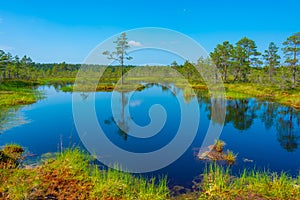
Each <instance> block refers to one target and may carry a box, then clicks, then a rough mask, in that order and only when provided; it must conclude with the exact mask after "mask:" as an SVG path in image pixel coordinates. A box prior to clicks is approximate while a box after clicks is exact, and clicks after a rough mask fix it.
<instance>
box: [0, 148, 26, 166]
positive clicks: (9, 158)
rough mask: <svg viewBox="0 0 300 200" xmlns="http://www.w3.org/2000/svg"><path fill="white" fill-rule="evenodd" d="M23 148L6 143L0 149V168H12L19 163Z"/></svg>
mask: <svg viewBox="0 0 300 200" xmlns="http://www.w3.org/2000/svg"><path fill="white" fill-rule="evenodd" d="M23 152H24V149H23V148H22V147H21V146H20V145H18V144H7V145H5V146H4V147H3V149H2V150H0V168H1V169H13V168H16V167H17V166H18V165H19V161H20V159H21V157H22V154H23Z"/></svg>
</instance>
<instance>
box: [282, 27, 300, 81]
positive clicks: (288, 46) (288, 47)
mask: <svg viewBox="0 0 300 200" xmlns="http://www.w3.org/2000/svg"><path fill="white" fill-rule="evenodd" d="M283 45H284V46H285V47H284V48H283V52H284V54H285V57H286V60H285V62H286V63H287V64H288V65H289V66H290V67H291V68H292V75H293V85H294V86H295V85H296V76H297V64H298V63H299V55H300V32H298V33H295V34H293V35H291V36H290V37H288V38H287V39H286V41H285V42H283Z"/></svg>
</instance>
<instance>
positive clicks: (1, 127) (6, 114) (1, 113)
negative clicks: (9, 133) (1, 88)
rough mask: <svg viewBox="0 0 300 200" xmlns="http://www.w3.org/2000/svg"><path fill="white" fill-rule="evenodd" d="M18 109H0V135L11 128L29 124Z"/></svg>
mask: <svg viewBox="0 0 300 200" xmlns="http://www.w3.org/2000/svg"><path fill="white" fill-rule="evenodd" d="M19 109H20V107H0V134H1V133H3V132H4V131H6V130H8V129H11V128H13V127H16V126H20V125H23V124H27V123H29V121H28V120H26V118H25V117H24V116H23V114H22V113H21V112H20V111H19Z"/></svg>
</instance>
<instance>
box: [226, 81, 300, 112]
mask: <svg viewBox="0 0 300 200" xmlns="http://www.w3.org/2000/svg"><path fill="white" fill-rule="evenodd" d="M225 87H226V97H227V98H229V99H236V98H251V97H255V98H258V99H265V100H268V101H274V102H278V103H280V104H284V105H288V106H292V107H294V108H295V109H300V88H299V87H298V88H295V89H291V90H285V91H283V90H281V89H278V88H275V87H271V86H262V85H258V84H249V83H237V84H225Z"/></svg>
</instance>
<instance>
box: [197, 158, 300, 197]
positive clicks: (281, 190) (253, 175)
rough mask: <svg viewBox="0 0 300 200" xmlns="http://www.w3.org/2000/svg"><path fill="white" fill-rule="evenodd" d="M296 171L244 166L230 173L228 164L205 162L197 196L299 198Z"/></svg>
mask: <svg viewBox="0 0 300 200" xmlns="http://www.w3.org/2000/svg"><path fill="white" fill-rule="evenodd" d="M299 180H300V175H298V177H297V178H294V179H293V178H292V177H291V176H289V175H287V174H286V173H284V172H282V173H280V174H277V173H271V172H269V171H259V170H251V171H247V170H244V171H243V172H242V173H241V174H240V175H239V176H236V177H234V176H232V175H231V174H230V170H229V168H226V169H224V168H222V167H220V166H218V165H217V164H211V165H209V166H208V167H207V168H206V170H205V172H204V175H203V180H202V182H201V184H200V185H199V186H198V187H199V188H198V189H199V191H200V192H199V199H290V200H292V199H300V188H299V184H300V182H299Z"/></svg>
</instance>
